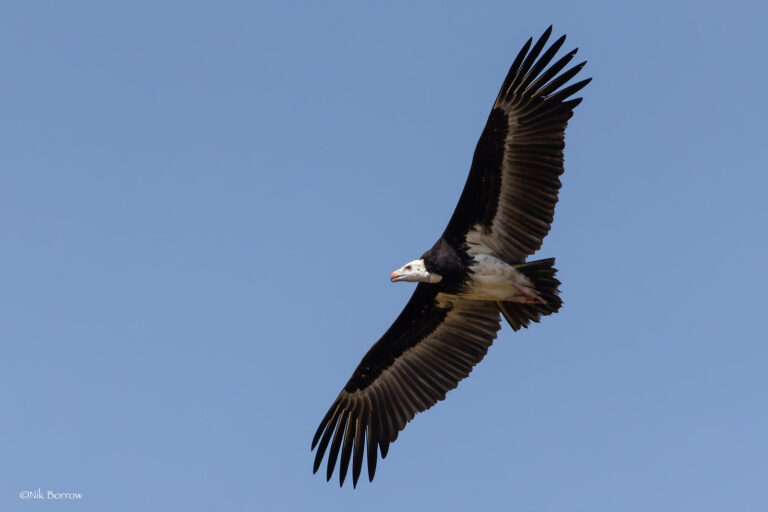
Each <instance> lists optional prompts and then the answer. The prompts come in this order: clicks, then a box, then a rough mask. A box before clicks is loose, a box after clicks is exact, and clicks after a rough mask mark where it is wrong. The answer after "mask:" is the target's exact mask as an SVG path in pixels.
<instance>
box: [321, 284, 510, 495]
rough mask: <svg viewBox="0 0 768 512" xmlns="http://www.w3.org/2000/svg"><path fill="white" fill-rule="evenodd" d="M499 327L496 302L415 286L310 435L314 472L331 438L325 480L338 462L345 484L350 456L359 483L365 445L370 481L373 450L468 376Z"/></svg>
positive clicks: (354, 479)
mask: <svg viewBox="0 0 768 512" xmlns="http://www.w3.org/2000/svg"><path fill="white" fill-rule="evenodd" d="M499 328H500V318H499V310H498V308H497V306H496V304H495V303H494V302H480V301H465V300H456V299H454V300H452V301H451V302H448V301H446V300H445V299H442V298H441V297H439V296H438V293H437V290H436V287H435V286H432V285H424V284H419V285H418V286H417V287H416V290H415V291H414V293H413V296H412V297H411V300H410V301H409V302H408V304H407V305H406V306H405V309H403V312H402V313H401V314H400V316H399V317H398V318H397V320H395V322H394V323H393V324H392V326H391V327H390V328H389V330H387V332H386V333H385V334H384V336H382V337H381V339H380V340H379V341H377V342H376V343H375V344H374V345H373V346H372V347H371V349H370V350H369V351H368V353H367V354H366V355H365V357H363V360H362V361H361V362H360V364H359V365H358V367H357V369H356V370H355V372H354V373H353V374H352V377H351V378H350V379H349V382H347V384H346V386H344V389H343V390H342V391H341V393H339V396H338V397H337V398H336V400H335V401H334V402H333V405H332V406H331V408H330V409H329V410H328V413H327V414H326V415H325V417H324V418H323V421H322V422H320V426H319V427H318V429H317V432H316V433H315V437H314V439H313V440H312V449H314V448H315V447H316V446H317V454H316V456H315V465H314V471H315V472H317V470H318V468H319V467H320V464H321V463H322V461H323V457H324V456H325V452H326V449H327V448H328V446H329V443H330V452H329V454H328V469H327V472H326V478H327V479H328V480H330V479H331V475H332V474H333V470H334V467H335V466H336V461H337V459H338V460H339V484H340V485H342V484H343V483H344V478H345V477H346V474H347V469H348V468H349V462H350V460H352V485H357V480H358V477H359V476H360V470H361V468H362V464H363V447H364V446H367V448H366V451H367V459H368V478H369V480H373V475H374V473H375V471H376V451H377V449H378V450H380V451H381V457H382V458H384V457H386V456H387V451H388V449H389V443H391V442H393V441H395V439H397V435H398V433H399V432H400V431H401V430H403V428H405V425H406V423H408V422H409V421H410V420H411V419H412V418H413V417H414V415H415V414H416V413H417V412H421V411H424V410H426V409H429V408H430V407H432V406H433V405H434V404H435V403H436V402H437V401H438V400H442V399H444V398H445V394H446V393H447V392H448V391H450V390H451V389H453V388H455V387H456V386H457V385H458V384H459V381H460V380H461V379H463V378H465V377H466V376H468V375H469V373H470V372H471V371H472V367H473V366H475V365H476V364H477V363H478V362H480V360H482V359H483V357H484V356H485V354H486V352H487V351H488V347H490V346H491V343H492V342H493V340H494V339H495V338H496V333H497V332H498V330H499ZM331 438H333V440H331ZM339 453H341V458H340V459H339Z"/></svg>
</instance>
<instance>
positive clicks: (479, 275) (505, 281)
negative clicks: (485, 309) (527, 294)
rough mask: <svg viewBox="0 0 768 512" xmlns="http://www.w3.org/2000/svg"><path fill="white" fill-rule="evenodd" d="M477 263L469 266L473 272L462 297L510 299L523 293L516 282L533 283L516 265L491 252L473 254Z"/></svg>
mask: <svg viewBox="0 0 768 512" xmlns="http://www.w3.org/2000/svg"><path fill="white" fill-rule="evenodd" d="M472 256H473V257H474V258H475V263H474V264H473V265H472V266H470V267H469V268H470V269H471V270H472V272H473V274H472V276H471V280H470V283H469V286H468V288H467V289H466V290H465V291H464V292H463V293H461V294H460V295H461V296H462V297H465V298H467V299H472V300H508V299H510V298H511V297H514V296H519V295H521V292H520V289H519V288H517V287H515V286H514V285H513V284H512V283H515V284H517V285H520V286H524V287H531V286H533V283H531V281H530V280H529V279H528V278H527V277H525V276H524V275H523V274H522V273H521V272H518V271H517V270H516V269H515V267H514V266H512V265H509V264H508V263H504V262H503V261H501V260H500V259H498V258H495V257H493V256H491V255H489V254H473V255H472Z"/></svg>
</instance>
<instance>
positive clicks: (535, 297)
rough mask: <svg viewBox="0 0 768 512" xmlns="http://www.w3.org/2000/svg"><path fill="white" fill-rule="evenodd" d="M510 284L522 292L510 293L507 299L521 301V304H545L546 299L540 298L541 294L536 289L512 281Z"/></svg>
mask: <svg viewBox="0 0 768 512" xmlns="http://www.w3.org/2000/svg"><path fill="white" fill-rule="evenodd" d="M512 286H514V287H515V288H517V289H518V291H519V292H520V293H521V294H522V296H520V295H510V296H509V297H507V300H509V301H512V302H521V303H523V304H546V303H547V301H545V300H544V299H542V298H541V295H539V293H538V292H537V291H536V290H533V289H531V288H528V287H527V286H520V285H519V284H517V283H512Z"/></svg>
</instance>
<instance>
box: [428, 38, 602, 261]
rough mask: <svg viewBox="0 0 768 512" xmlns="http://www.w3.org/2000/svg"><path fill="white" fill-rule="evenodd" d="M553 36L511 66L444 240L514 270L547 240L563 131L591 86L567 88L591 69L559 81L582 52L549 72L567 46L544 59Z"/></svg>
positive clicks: (557, 185)
mask: <svg viewBox="0 0 768 512" xmlns="http://www.w3.org/2000/svg"><path fill="white" fill-rule="evenodd" d="M551 32H552V27H551V26H550V27H549V28H548V29H547V30H546V31H545V32H544V34H543V35H542V36H541V37H540V38H539V40H538V41H537V42H536V44H534V45H533V47H531V42H532V39H529V40H528V42H527V43H526V44H525V45H524V46H523V48H522V50H520V53H519V54H518V56H517V58H516V59H515V61H514V63H513V64H512V67H511V68H510V70H509V73H508V74H507V77H506V79H505V80H504V83H503V84H502V86H501V90H500V91H499V96H498V98H496V102H495V103H494V104H493V109H491V114H490V116H489V117H488V122H487V123H486V125H485V129H484V130H483V133H482V135H481V136H480V140H479V141H478V143H477V147H476V149H475V154H474V157H473V159H472V167H471V169H470V171H469V177H468V178H467V182H466V184H465V185H464V191H463V192H462V194H461V197H460V198H459V203H458V205H457V206H456V210H455V211H454V213H453V216H452V217H451V220H450V221H449V223H448V227H447V228H446V230H445V233H444V234H443V237H445V238H446V239H447V240H448V241H449V242H451V243H452V244H454V245H455V246H458V245H460V244H462V243H466V244H468V245H469V246H470V248H471V247H472V246H477V247H479V248H480V249H481V250H480V251H479V252H483V253H487V252H488V251H489V250H490V252H491V253H492V254H494V255H495V256H497V257H498V258H500V259H502V260H504V261H507V262H509V263H514V262H522V261H525V258H526V257H527V256H529V255H531V254H533V253H534V252H536V251H537V250H538V249H539V248H540V247H541V243H542V240H543V239H544V237H545V236H546V235H547V233H549V229H550V225H551V224H552V219H553V215H554V212H555V203H557V194H558V191H559V190H560V178H559V176H560V175H561V174H562V173H563V148H564V147H565V142H564V133H565V127H566V125H567V124H568V120H569V119H570V118H571V116H572V115H573V109H574V108H575V107H576V105H578V104H579V103H581V98H575V99H568V98H570V97H571V96H572V95H573V94H575V93H576V92H578V91H579V90H580V89H581V88H582V87H584V86H585V85H587V83H589V81H590V80H591V78H590V79H586V80H582V81H580V82H576V83H574V84H572V85H570V86H568V87H562V86H563V85H565V84H566V83H567V82H568V81H569V80H570V79H571V78H573V77H574V76H575V75H576V73H578V72H579V70H581V68H582V67H584V64H586V62H582V63H580V64H577V65H576V66H574V67H572V68H570V69H568V70H567V71H565V72H563V73H561V74H559V75H558V73H560V71H562V70H563V68H565V66H566V65H567V64H568V63H569V62H570V61H571V59H572V58H573V56H574V55H575V54H576V51H577V50H572V51H571V52H569V53H567V54H566V55H564V56H563V57H562V58H560V59H559V60H557V61H556V62H555V63H554V64H552V65H550V62H551V61H552V60H553V58H554V56H555V54H556V53H557V51H558V50H559V49H560V47H561V46H562V44H563V42H565V36H562V37H561V38H560V39H558V40H557V41H555V42H554V43H553V44H552V46H550V47H549V48H548V49H547V50H546V51H545V52H544V53H541V52H542V49H543V48H544V46H545V45H546V42H547V39H548V38H549V36H550V34H551ZM547 66H549V67H548V68H547ZM545 68H546V69H545Z"/></svg>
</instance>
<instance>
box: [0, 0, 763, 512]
mask: <svg viewBox="0 0 768 512" xmlns="http://www.w3.org/2000/svg"><path fill="white" fill-rule="evenodd" d="M620 4H623V5H620ZM384 5H385V4H381V3H379V4H378V5H377V6H363V5H361V3H360V2H348V3H335V2H332V3H326V2H314V3H309V2H307V3H294V2H280V3H274V4H272V5H266V4H259V3H257V2H229V3H226V5H222V4H215V3H213V2H210V3H203V2H130V3H124V5H122V6H115V5H106V4H105V3H104V2H76V1H71V2H14V3H10V2H7V3H5V4H4V5H3V7H2V9H0V62H2V72H1V73H0V119H1V121H0V155H1V159H0V166H1V168H0V233H2V236H1V238H0V325H1V326H0V337H1V340H0V388H1V389H2V391H1V392H0V406H1V407H2V413H3V421H2V422H0V509H2V510H4V511H5V510H8V511H16V510H20V511H24V510H32V509H33V508H34V509H40V510H42V509H43V508H45V509H46V510H54V509H55V510H80V511H104V510H110V511H136V510H185V511H188V510H247V509H251V510H334V511H343V510H371V511H393V510H440V511H450V510H469V509H471V508H474V509H475V510H477V509H478V507H479V508H480V509H488V510H520V511H525V510H535V511H562V510H576V511H579V510H584V511H587V510H589V511H595V510H611V511H617V510H620V511H622V512H628V511H649V510H654V511H666V510H669V511H680V510H696V511H699V512H700V511H723V510H738V511H764V510H766V509H768V407H767V406H766V405H767V404H766V402H767V399H766V396H767V391H768V371H767V370H766V368H767V367H768V329H766V327H765V322H766V311H765V310H766V304H767V301H766V293H767V292H768V271H767V270H766V259H768V210H767V209H766V191H767V190H768V172H767V169H766V151H765V148H766V135H767V134H768V101H766V98H765V96H766V91H768V69H767V68H766V62H768V21H767V20H768V9H767V8H766V7H764V6H763V5H761V4H759V3H758V2H752V3H742V2H731V3H729V4H728V5H727V6H726V5H725V4H722V3H721V2H709V3H702V2H672V3H668V2H655V1H644V2H633V5H632V6H629V5H627V4H626V3H623V2H609V1H606V2H559V1H552V2H511V1H505V2H478V3H474V2H456V3H453V4H445V3H443V2H431V3H430V2H423V3H418V4H415V3H412V2H387V3H386V6H384ZM549 24H553V25H554V31H555V34H561V33H567V34H568V41H567V42H566V48H571V47H575V46H578V47H579V48H580V51H579V56H580V57H582V58H584V59H588V60H589V64H588V66H587V68H586V69H585V73H584V76H592V77H594V80H593V82H592V83H591V84H590V85H589V86H588V87H587V88H586V89H585V90H584V94H583V96H584V102H583V103H582V105H581V106H580V107H579V108H578V109H577V112H576V115H575V117H574V118H573V120H572V121H571V124H570V126H569V128H568V131H567V147H566V172H565V175H564V178H563V181H564V187H563V189H562V193H561V196H560V197H561V200H560V203H559V205H558V209H557V213H556V215H555V223H554V226H553V229H552V232H551V233H550V235H549V237H548V238H547V240H546V242H545V244H544V247H543V248H542V250H541V252H540V253H539V255H540V256H541V257H550V256H555V257H557V259H558V268H559V270H560V274H559V275H560V277H561V279H562V281H563V286H562V289H563V298H564V300H565V306H564V307H563V309H562V310H561V312H560V313H558V314H557V315H554V316H552V317H548V318H546V319H545V321H543V322H542V323H541V324H538V325H535V326H533V328H531V329H529V330H527V331H525V332H519V333H514V332H512V330H511V329H509V328H508V327H507V328H505V329H504V330H503V331H502V332H501V333H500V336H499V338H498V339H497V341H496V343H495V344H494V346H493V347H492V348H491V350H490V352H489V355H488V357H487V358H486V359H485V360H484V361H483V362H482V363H481V364H480V365H479V366H478V367H477V368H476V369H475V371H474V372H473V374H472V376H471V378H469V379H468V380H466V381H464V382H463V383H462V384H461V385H460V386H459V388H458V389H457V390H455V391H453V392H451V393H450V394H449V395H448V399H447V400H446V401H444V402H441V403H439V404H438V405H437V406H436V407H434V408H433V409H432V410H430V411H429V412H427V413H426V414H421V415H419V416H417V417H416V419H415V420H414V421H413V422H412V423H411V424H410V425H409V426H408V428H407V429H406V430H405V431H404V432H403V433H402V435H401V436H400V438H399V439H398V441H397V442H396V443H395V444H394V445H393V446H392V448H391V450H390V454H389V457H388V458H387V459H386V460H385V461H383V462H380V464H379V467H378V471H377V474H376V480H375V481H374V483H373V484H372V485H371V484H369V483H368V482H367V480H361V483H360V484H359V485H358V488H357V489H356V490H353V489H352V487H351V486H345V487H344V488H343V489H341V490H340V489H339V487H338V484H337V482H336V481H335V480H334V481H332V482H331V483H330V484H328V483H326V482H325V479H324V478H322V477H321V476H319V475H317V476H313V475H312V473H311V465H312V457H313V454H311V453H310V450H309V448H310V441H311V437H312V434H313V433H314V430H315V428H316V426H317V424H318V422H319V420H320V419H321V418H322V416H323V414H324V413H325V411H326V409H327V407H328V406H329V405H330V403H331V401H332V400H333V399H334V398H335V396H336V394H337V393H338V391H339V389H340V388H341V386H342V385H343V384H344V382H345V381H346V379H347V378H348V377H349V375H350V374H351V372H352V370H353V369H354V368H355V366H356V365H357V363H358V362H359V360H360V358H361V357H362V355H363V354H364V353H365V351H366V350H367V349H368V347H369V346H370V345H371V344H372V343H373V342H374V341H375V340H376V339H377V338H378V337H379V335H380V334H381V333H383V331H384V330H385V329H386V328H387V326H388V325H389V324H390V322H391V321H392V320H393V319H394V318H395V316H396V315H397V314H398V312H399V311H400V309H401V308H402V306H403V305H404V304H405V302H406V300H407V298H408V297H409V295H410V293H411V291H412V286H411V285H408V284H404V285H393V284H391V283H390V282H389V280H388V275H389V273H390V272H391V271H392V270H393V269H395V268H397V267H399V266H400V265H402V264H403V263H405V262H406V261H409V260H411V259H413V258H415V257H418V256H419V255H420V254H421V253H422V252H423V251H424V250H426V249H428V248H429V247H430V246H431V244H432V243H433V242H434V240H435V239H436V238H437V236H439V234H440V232H441V231H442V229H443V227H444V226H445V223H446V222H447V220H448V218H449V216H450V214H451V212H452V211H453V207H454V205H455V203H456V200H457V199H458V196H459V193H460V191H461V187H462V185H463V183H464V180H465V177H466V173H467V171H468V169H469V164H470V159H471V156H472V152H473V150H474V145H475V142H476V140H477V137H478V136H479V134H480V131H481V130H482V127H483V125H484V123H485V119H486V116H487V114H488V111H489V109H490V105H491V102H492V100H493V99H494V97H495V96H496V93H497V90H498V87H499V85H500V84H501V81H502V79H503V76H504V74H505V72H506V69H507V67H508V66H509V64H510V63H511V61H512V59H513V58H514V56H515V54H516V53H517V51H518V49H519V47H520V45H521V44H522V43H523V42H524V41H525V40H526V39H527V38H528V37H529V36H536V35H538V34H540V33H541V32H542V31H543V30H544V29H545V28H546V27H547V26H548V25H549ZM37 488H41V489H42V490H43V491H44V492H45V491H46V490H48V489H51V490H55V491H58V492H62V491H63V492H82V493H83V494H84V498H83V499H82V501H80V502H77V503H62V502H59V503H45V504H40V503H33V502H29V501H24V500H21V499H20V498H19V493H20V492H21V491H22V490H25V489H37Z"/></svg>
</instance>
